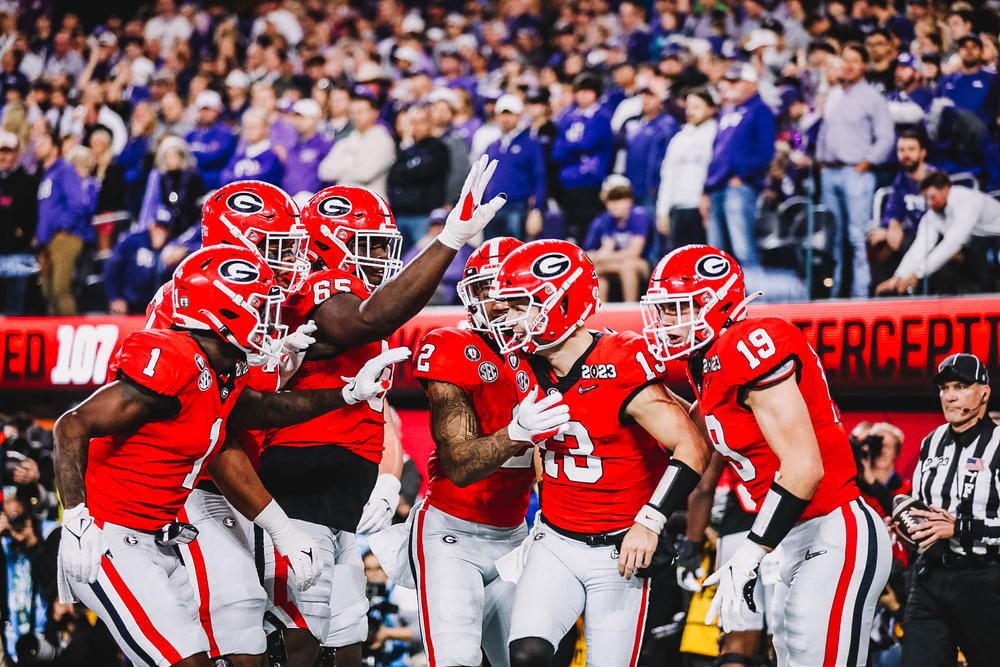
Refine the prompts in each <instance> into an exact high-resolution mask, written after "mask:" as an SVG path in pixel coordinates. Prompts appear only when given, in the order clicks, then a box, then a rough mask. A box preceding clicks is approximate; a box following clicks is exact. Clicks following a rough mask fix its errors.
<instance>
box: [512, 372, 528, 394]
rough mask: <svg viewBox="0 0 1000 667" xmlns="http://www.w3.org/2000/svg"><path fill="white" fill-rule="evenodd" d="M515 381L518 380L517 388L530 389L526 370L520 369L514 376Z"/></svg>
mask: <svg viewBox="0 0 1000 667" xmlns="http://www.w3.org/2000/svg"><path fill="white" fill-rule="evenodd" d="M514 380H515V382H517V388H518V389H520V390H521V391H528V374H527V373H525V372H524V371H518V372H517V375H516V376H514Z"/></svg>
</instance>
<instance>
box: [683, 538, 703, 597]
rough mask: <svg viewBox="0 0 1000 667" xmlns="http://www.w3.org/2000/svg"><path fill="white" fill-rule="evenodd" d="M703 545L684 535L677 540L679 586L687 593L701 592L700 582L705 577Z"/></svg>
mask: <svg viewBox="0 0 1000 667" xmlns="http://www.w3.org/2000/svg"><path fill="white" fill-rule="evenodd" d="M701 560H702V558H701V545H700V544H698V543H697V542H695V541H693V540H689V539H688V538H687V537H684V536H683V535H682V536H681V537H680V538H679V539H678V540H677V585H678V586H680V587H681V588H682V589H684V590H686V591H691V592H692V593H697V592H698V591H700V590H701V584H700V583H698V580H699V579H701V578H702V577H704V576H705V568H704V567H702V564H701Z"/></svg>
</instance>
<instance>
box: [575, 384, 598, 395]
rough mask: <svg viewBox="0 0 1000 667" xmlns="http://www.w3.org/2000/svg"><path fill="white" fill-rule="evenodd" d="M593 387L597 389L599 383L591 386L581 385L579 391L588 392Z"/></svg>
mask: <svg viewBox="0 0 1000 667" xmlns="http://www.w3.org/2000/svg"><path fill="white" fill-rule="evenodd" d="M591 389H597V385H596V384H592V385H590V386H589V387H580V389H579V392H580V393H581V394H586V393H587V392H588V391H590V390H591Z"/></svg>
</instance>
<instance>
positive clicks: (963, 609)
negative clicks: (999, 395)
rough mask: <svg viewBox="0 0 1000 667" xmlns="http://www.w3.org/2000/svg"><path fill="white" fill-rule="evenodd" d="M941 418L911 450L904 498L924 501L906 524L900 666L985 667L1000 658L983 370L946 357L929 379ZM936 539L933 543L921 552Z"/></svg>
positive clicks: (996, 542) (998, 435)
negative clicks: (908, 567)
mask: <svg viewBox="0 0 1000 667" xmlns="http://www.w3.org/2000/svg"><path fill="white" fill-rule="evenodd" d="M933 381H934V383H935V384H936V385H937V386H938V393H939V395H940V398H941V408H942V410H943V411H944V417H945V420H946V422H947V423H945V424H942V425H941V426H939V427H937V428H936V429H934V430H933V431H932V432H931V433H930V434H929V435H928V436H927V437H926V438H924V441H923V444H922V445H921V447H920V460H919V461H918V463H917V467H916V470H915V471H914V473H913V495H915V496H916V497H917V498H918V499H920V500H921V501H923V502H924V503H925V504H926V505H928V506H929V507H930V510H928V511H922V510H919V509H914V510H911V512H910V515H911V516H913V517H918V518H920V519H926V521H925V522H924V523H921V524H919V525H917V526H916V527H915V528H914V529H912V536H913V539H915V540H916V541H917V542H918V543H919V544H920V549H919V551H920V552H922V553H920V555H919V556H918V558H917V561H916V564H915V576H914V577H913V580H912V582H911V585H910V591H909V595H908V600H907V603H906V611H905V613H904V617H903V618H904V621H903V627H904V628H905V629H906V631H905V633H904V635H903V660H902V664H903V666H904V667H923V666H924V665H927V666H928V667H930V666H931V665H935V666H937V665H946V664H954V663H955V661H956V654H957V649H958V648H960V649H961V650H962V652H963V653H964V654H965V658H966V661H967V664H968V665H969V667H979V666H981V665H995V664H996V661H997V656H998V655H1000V633H997V631H996V619H998V618H1000V478H998V472H1000V427H998V426H997V425H996V424H995V423H994V422H993V421H992V420H990V419H989V418H988V417H987V416H986V409H987V408H986V406H987V403H988V401H989V398H990V386H989V381H990V377H989V372H988V371H987V370H986V367H985V366H984V365H983V364H982V362H981V361H980V360H979V359H978V358H976V357H975V356H973V355H971V354H953V355H951V356H950V357H948V358H946V359H945V360H944V361H942V362H941V364H940V365H939V366H938V373H937V375H935V376H934V379H933ZM933 545H938V546H937V548H935V549H929V548H930V547H931V546H933Z"/></svg>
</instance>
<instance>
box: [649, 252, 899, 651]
mask: <svg viewBox="0 0 1000 667" xmlns="http://www.w3.org/2000/svg"><path fill="white" fill-rule="evenodd" d="M754 296H756V295H753V296H750V297H749V298H748V297H747V296H746V294H745V290H744V284H743V271H742V270H741V269H740V267H739V265H737V263H736V261H735V260H733V258H732V257H730V256H729V255H727V254H726V253H724V252H722V251H719V250H716V249H715V248H711V247H708V246H700V245H694V246H685V247H683V248H678V249H677V250H675V251H673V252H671V253H670V254H669V255H667V256H666V257H664V258H663V259H662V260H661V261H660V263H659V264H658V265H657V267H656V270H655V271H654V272H653V275H652V277H651V278H650V281H649V291H648V292H647V294H646V296H645V297H643V299H642V310H643V320H644V322H645V326H644V329H643V332H644V335H645V337H646V339H647V341H648V343H649V349H650V351H651V352H652V353H653V354H654V355H656V357H657V358H659V359H661V360H668V359H678V358H687V359H688V374H689V378H690V380H691V386H692V387H693V389H694V391H695V393H696V395H697V398H698V403H697V410H696V411H695V412H696V418H698V417H697V415H699V414H700V419H702V420H703V421H704V425H705V427H706V428H707V431H708V433H709V434H710V437H711V439H712V444H714V445H715V448H716V449H717V450H718V451H719V452H720V453H722V454H723V456H725V457H726V458H727V459H728V460H729V463H730V465H731V466H732V468H733V470H734V472H735V473H736V475H737V476H738V477H739V478H740V481H741V484H740V485H739V486H738V487H737V493H738V495H739V497H740V500H741V501H742V502H743V503H744V507H745V509H747V510H748V511H751V512H756V513H757V518H756V520H755V521H754V524H753V528H752V529H751V531H750V534H749V536H748V538H747V539H746V540H745V541H744V542H743V543H742V544H741V545H740V546H739V547H738V548H737V549H736V551H735V552H734V553H733V555H732V557H731V558H730V559H729V561H728V562H726V563H724V564H723V565H722V566H721V567H720V568H719V569H718V570H717V571H716V572H715V573H714V574H713V575H712V576H710V577H709V578H708V579H706V580H705V582H704V583H705V585H712V584H716V583H717V584H718V590H717V591H716V593H715V597H714V598H713V600H712V605H711V607H710V608H709V613H708V618H707V619H706V621H707V622H712V621H713V620H714V619H715V618H716V617H718V618H719V622H720V625H721V627H722V629H723V630H725V631H729V630H743V629H746V627H747V625H748V617H749V613H750V612H751V611H754V610H755V609H756V608H757V607H758V599H757V597H756V596H755V595H754V590H755V588H756V587H755V582H756V577H757V574H756V570H757V567H758V564H759V563H760V561H761V560H762V559H763V557H764V555H765V554H766V553H768V552H769V551H772V550H773V549H775V548H776V547H777V546H778V545H779V544H780V545H781V552H780V561H781V579H780V581H779V583H778V586H777V589H776V591H775V597H776V601H775V604H774V608H775V609H777V610H778V614H777V618H775V619H773V623H772V629H773V632H774V645H775V650H776V652H777V654H778V664H779V665H848V666H850V667H854V666H855V665H864V664H865V663H866V661H867V655H868V634H869V632H870V630H871V625H872V619H873V616H874V613H875V603H876V601H877V600H878V596H879V594H880V593H881V592H882V588H883V586H884V585H885V582H886V579H887V578H888V576H889V567H890V564H891V553H890V545H889V535H888V532H887V531H886V528H885V526H884V525H883V523H882V521H881V519H880V518H879V516H878V514H876V513H875V511H874V510H872V509H871V508H870V507H869V506H868V505H867V504H865V502H864V500H862V499H861V497H860V494H859V491H858V488H857V485H856V484H855V478H856V476H857V467H856V465H855V463H854V457H853V455H852V454H851V448H850V444H849V443H848V440H847V434H846V433H845V432H844V429H843V427H842V426H841V424H840V416H839V413H838V411H837V407H836V406H835V405H834V404H833V401H832V400H831V398H830V391H829V388H828V387H827V383H826V377H825V376H824V374H823V368H822V365H821V364H820V361H819V357H817V355H816V353H815V352H814V351H813V349H812V348H811V347H810V346H809V343H808V342H807V341H806V339H805V336H803V335H802V333H801V332H800V331H799V329H798V328H797V327H796V326H795V325H793V324H792V323H791V322H788V321H787V320H783V319H780V318H776V317H747V316H746V305H747V303H748V302H749V301H750V300H751V299H752V298H754Z"/></svg>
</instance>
